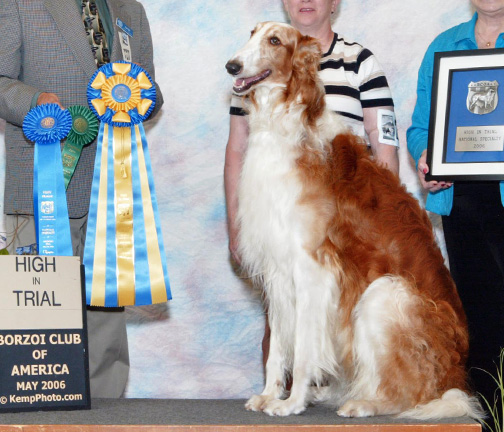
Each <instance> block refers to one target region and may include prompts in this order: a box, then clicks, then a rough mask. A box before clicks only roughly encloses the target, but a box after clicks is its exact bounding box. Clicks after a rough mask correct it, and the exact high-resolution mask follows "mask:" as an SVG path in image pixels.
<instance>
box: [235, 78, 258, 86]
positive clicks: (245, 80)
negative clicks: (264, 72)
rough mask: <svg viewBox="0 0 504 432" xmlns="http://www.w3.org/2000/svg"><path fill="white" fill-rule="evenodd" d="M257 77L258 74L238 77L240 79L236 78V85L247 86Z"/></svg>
mask: <svg viewBox="0 0 504 432" xmlns="http://www.w3.org/2000/svg"><path fill="white" fill-rule="evenodd" d="M258 77H259V76H258V75H256V76H252V77H248V78H240V79H238V80H236V86H237V87H244V86H247V85H249V84H251V83H253V82H254V81H257V79H258Z"/></svg>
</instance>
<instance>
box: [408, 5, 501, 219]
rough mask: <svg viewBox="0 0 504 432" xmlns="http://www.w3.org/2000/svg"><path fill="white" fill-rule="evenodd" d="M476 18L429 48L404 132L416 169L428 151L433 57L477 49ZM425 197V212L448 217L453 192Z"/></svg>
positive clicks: (445, 33)
mask: <svg viewBox="0 0 504 432" xmlns="http://www.w3.org/2000/svg"><path fill="white" fill-rule="evenodd" d="M477 19H478V14H477V13H475V14H474V15H473V17H472V19H471V20H470V21H468V22H465V23H462V24H459V25H457V26H455V27H452V28H451V29H449V30H447V31H445V32H443V33H441V34H440V35H439V36H438V37H436V39H434V41H433V42H432V43H431V44H430V46H429V48H428V49H427V52H426V53H425V56H424V59H423V61H422V64H421V66H420V69H419V71H418V85H417V102H416V105H415V110H414V111H413V117H412V124H411V126H410V128H409V129H408V132H407V134H406V135H407V140H408V150H409V152H410V154H411V156H412V157H413V159H414V160H415V163H416V164H417V165H418V160H419V159H420V156H421V155H422V152H423V151H424V150H425V149H426V148H427V140H428V135H429V117H430V107H431V90H432V75H433V70H434V53H435V52H443V51H460V50H471V49H478V44H477V42H476V37H475V33H474V29H475V26H476V21H477ZM495 48H504V33H501V34H500V35H499V37H498V38H497V40H496V41H495ZM455 187H456V184H455V185H453V186H452V187H451V188H449V189H445V190H441V191H439V192H435V193H430V192H429V194H428V195H427V202H426V205H425V207H426V209H427V210H429V211H432V212H434V213H437V214H440V215H442V216H446V215H449V214H450V212H451V209H452V206H453V189H454V188H455ZM500 191H501V201H502V204H503V205H504V182H501V183H500Z"/></svg>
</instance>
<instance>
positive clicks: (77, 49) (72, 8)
mask: <svg viewBox="0 0 504 432" xmlns="http://www.w3.org/2000/svg"><path fill="white" fill-rule="evenodd" d="M44 4H45V7H46V9H47V10H48V11H49V13H50V14H51V15H52V17H53V19H54V21H55V22H56V25H57V26H58V29H59V31H60V32H61V34H62V36H63V39H65V41H66V42H67V44H68V46H69V47H70V49H71V50H72V52H73V54H74V56H75V58H76V60H77V62H78V63H79V64H80V65H81V67H82V69H83V70H84V72H85V73H86V75H87V76H89V77H91V75H93V73H95V71H96V63H95V61H94V57H93V53H92V52H91V49H90V47H89V42H88V39H87V37H86V32H85V30H84V24H81V25H80V26H76V25H75V23H76V22H81V20H82V19H81V15H80V14H79V11H78V9H77V6H76V4H75V1H73V0H44Z"/></svg>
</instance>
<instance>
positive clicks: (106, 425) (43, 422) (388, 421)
mask: <svg viewBox="0 0 504 432" xmlns="http://www.w3.org/2000/svg"><path fill="white" fill-rule="evenodd" d="M244 403H245V401H242V400H182V399H180V400H179V399H177V400H173V399H172V400H166V399H93V400H92V404H91V410H82V411H37V412H23V413H2V414H0V432H235V431H236V432H480V431H481V426H480V425H479V423H476V422H475V421H473V420H471V419H469V418H454V419H444V420H443V421H442V422H419V421H409V420H397V419H394V418H392V417H386V416H380V417H372V418H365V419H343V418H341V417H338V416H337V415H336V413H335V412H334V410H332V409H329V408H327V407H323V406H316V407H309V408H308V409H307V410H306V411H305V412H304V413H303V414H301V415H298V416H289V417H269V416H267V415H266V414H263V413H254V412H249V411H246V410H245V409H244V407H243V405H244Z"/></svg>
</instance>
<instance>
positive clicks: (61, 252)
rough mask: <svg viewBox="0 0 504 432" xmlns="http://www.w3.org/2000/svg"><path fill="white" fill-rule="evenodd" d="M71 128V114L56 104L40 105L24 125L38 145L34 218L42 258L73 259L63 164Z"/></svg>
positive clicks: (25, 131)
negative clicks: (64, 142)
mask: <svg viewBox="0 0 504 432" xmlns="http://www.w3.org/2000/svg"><path fill="white" fill-rule="evenodd" d="M71 127H72V120H71V115H70V113H69V112H68V111H67V110H62V109H61V108H60V107H59V105H57V104H45V105H39V106H37V107H35V108H33V109H31V110H30V111H29V112H28V114H27V115H26V117H25V118H24V121H23V132H24V134H25V136H26V138H28V139H29V140H30V141H34V142H35V150H34V161H33V167H34V171H33V214H34V219H35V229H36V236H37V245H38V253H39V254H40V255H56V256H72V255H73V250H72V240H71V235H70V221H69V219H68V207H67V201H66V192H65V183H64V178H63V167H62V160H61V140H62V139H63V138H65V137H66V136H67V134H68V132H69V131H70V129H71Z"/></svg>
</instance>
